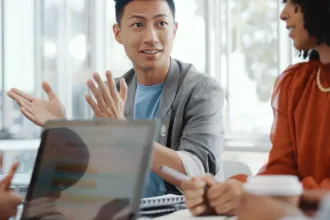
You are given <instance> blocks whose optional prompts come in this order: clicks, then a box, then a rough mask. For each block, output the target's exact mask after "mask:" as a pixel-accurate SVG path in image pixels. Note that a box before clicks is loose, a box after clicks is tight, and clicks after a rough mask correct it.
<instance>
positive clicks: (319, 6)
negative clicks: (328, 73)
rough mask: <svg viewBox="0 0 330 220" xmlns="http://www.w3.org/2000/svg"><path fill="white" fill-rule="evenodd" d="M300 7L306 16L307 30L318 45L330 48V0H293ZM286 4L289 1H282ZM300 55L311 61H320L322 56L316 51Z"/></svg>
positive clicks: (304, 52)
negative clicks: (323, 44)
mask: <svg viewBox="0 0 330 220" xmlns="http://www.w3.org/2000/svg"><path fill="white" fill-rule="evenodd" d="M291 1H292V3H293V4H295V5H298V6H300V8H301V11H302V13H303V16H304V23H305V29H306V30H307V32H308V33H309V35H310V36H311V37H315V38H316V43H317V44H318V45H319V44H322V43H325V44H326V45H328V46H330V29H329V27H330V1H329V0H291ZM282 2H283V3H286V2H287V0H282ZM300 55H301V56H303V57H304V58H307V57H308V58H309V59H310V60H319V59H320V56H319V54H318V52H317V51H316V50H314V49H311V50H307V51H300Z"/></svg>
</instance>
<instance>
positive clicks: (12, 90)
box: [7, 88, 34, 102]
mask: <svg viewBox="0 0 330 220" xmlns="http://www.w3.org/2000/svg"><path fill="white" fill-rule="evenodd" d="M12 93H14V94H16V95H18V96H20V97H22V98H24V99H27V100H28V101H30V102H32V101H33V100H34V97H32V96H30V95H28V94H26V93H25V92H22V91H21V90H19V89H16V88H12V89H11V90H10V91H9V92H8V93H7V94H8V96H10V97H11V98H13V97H12ZM13 99H14V98H13Z"/></svg>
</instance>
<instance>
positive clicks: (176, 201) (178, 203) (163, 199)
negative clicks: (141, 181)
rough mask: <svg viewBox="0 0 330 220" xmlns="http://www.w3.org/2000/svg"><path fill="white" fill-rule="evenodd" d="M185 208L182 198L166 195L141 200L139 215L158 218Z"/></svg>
mask: <svg viewBox="0 0 330 220" xmlns="http://www.w3.org/2000/svg"><path fill="white" fill-rule="evenodd" d="M185 208H186V207H185V205H184V197H183V196H178V195H173V194H168V195H164V196H157V197H151V198H144V199H141V203H140V211H139V215H140V216H149V217H158V216H162V215H166V214H169V213H172V212H175V211H178V210H181V209H185Z"/></svg>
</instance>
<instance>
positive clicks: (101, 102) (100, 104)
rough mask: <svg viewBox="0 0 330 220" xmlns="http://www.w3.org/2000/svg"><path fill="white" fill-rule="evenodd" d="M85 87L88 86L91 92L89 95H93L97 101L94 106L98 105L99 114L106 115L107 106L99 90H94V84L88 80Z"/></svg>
mask: <svg viewBox="0 0 330 220" xmlns="http://www.w3.org/2000/svg"><path fill="white" fill-rule="evenodd" d="M87 85H88V88H89V90H90V91H91V93H92V94H93V96H94V98H95V99H96V101H97V103H96V104H97V105H98V108H99V109H100V110H101V112H103V113H105V114H106V113H107V106H106V104H105V101H104V97H103V94H102V92H101V90H99V89H98V88H96V86H95V84H94V82H93V81H92V80H90V79H89V80H87ZM93 101H94V100H93Z"/></svg>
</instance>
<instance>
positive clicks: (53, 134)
mask: <svg viewBox="0 0 330 220" xmlns="http://www.w3.org/2000/svg"><path fill="white" fill-rule="evenodd" d="M54 123H55V124H56V123H58V122H54ZM63 123H65V124H66V126H53V127H52V126H50V128H48V129H46V130H45V131H44V132H43V135H42V141H41V145H40V148H39V152H38V156H37V159H36V164H35V168H34V172H33V175H32V179H31V183H30V186H29V190H28V194H27V198H26V202H25V204H24V209H23V214H22V219H36V216H37V217H38V218H40V217H41V219H42V218H43V217H45V218H46V217H48V216H53V217H54V216H56V217H54V218H55V219H95V220H97V219H115V217H116V216H117V215H118V216H117V217H118V219H125V218H120V217H122V216H128V215H129V214H131V212H136V210H137V209H138V206H139V201H140V196H141V193H142V192H141V191H142V190H143V183H144V178H145V175H146V172H147V168H148V164H149V157H150V152H151V150H152V141H153V131H154V123H151V121H149V122H114V121H111V122H108V123H95V122H88V123H87V122H82V123H77V122H76V123H75V122H63Z"/></svg>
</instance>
